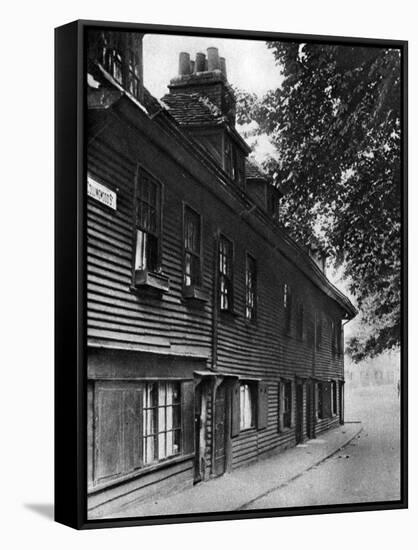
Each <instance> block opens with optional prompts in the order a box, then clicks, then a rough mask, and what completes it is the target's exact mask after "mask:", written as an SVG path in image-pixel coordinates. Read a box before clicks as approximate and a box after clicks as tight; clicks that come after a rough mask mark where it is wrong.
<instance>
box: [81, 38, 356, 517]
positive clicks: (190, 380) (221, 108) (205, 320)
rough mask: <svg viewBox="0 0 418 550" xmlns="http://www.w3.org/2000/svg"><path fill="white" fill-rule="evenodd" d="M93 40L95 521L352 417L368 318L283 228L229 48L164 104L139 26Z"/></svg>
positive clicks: (191, 74) (186, 70) (182, 74)
mask: <svg viewBox="0 0 418 550" xmlns="http://www.w3.org/2000/svg"><path fill="white" fill-rule="evenodd" d="M88 40H89V49H88V52H89V53H88V61H87V71H88V75H87V106H88V118H87V121H88V129H87V158H88V166H87V171H88V193H87V195H88V197H87V228H88V231H87V261H88V281H87V282H88V289H87V300H88V302H87V317H88V333H87V345H88V365H87V373H88V466H89V468H88V507H89V517H90V518H93V517H106V516H107V517H110V516H111V515H112V512H113V511H115V510H116V509H118V510H120V509H121V507H123V506H127V507H129V503H131V502H138V501H139V500H140V499H145V498H149V497H151V496H152V495H155V494H162V493H164V494H166V493H167V492H168V491H169V490H171V489H174V488H176V487H179V486H187V485H191V484H193V483H197V482H201V481H204V480H206V479H208V478H210V477H211V476H221V475H222V474H224V473H225V472H227V471H230V470H231V469H233V468H237V467H239V466H241V465H243V464H246V463H249V462H251V461H254V460H258V459H259V458H262V457H265V456H267V455H268V454H269V453H272V452H277V451H279V450H280V449H285V448H286V447H289V446H292V445H295V444H297V443H298V442H301V441H303V440H304V439H305V438H312V437H315V436H316V435H317V434H319V433H321V432H322V431H324V430H327V429H329V428H331V427H333V426H335V425H337V424H338V423H342V422H343V419H344V406H343V403H344V400H343V393H344V392H343V390H344V361H343V329H342V321H343V320H345V319H351V318H352V317H353V316H354V315H355V309H354V307H353V306H352V304H351V303H350V301H349V300H348V299H347V298H346V297H345V296H344V295H343V294H342V293H341V292H339V291H338V290H337V289H336V288H335V287H334V286H333V285H332V284H331V283H330V282H329V281H328V280H327V278H326V276H325V274H324V270H323V267H324V262H323V261H322V258H321V257H318V258H317V257H316V256H315V255H318V254H317V251H313V252H312V254H311V255H309V254H307V253H306V251H304V250H303V249H302V248H301V247H299V246H298V245H297V244H296V243H295V242H294V241H293V240H291V239H290V238H289V236H288V235H286V232H285V231H284V230H283V229H282V227H281V224H280V208H279V207H280V193H279V191H278V190H277V189H276V188H275V187H274V186H273V185H272V183H271V182H270V181H269V179H268V177H267V176H266V174H264V173H263V171H262V170H261V168H260V167H258V166H256V165H255V164H254V162H252V161H251V160H249V159H248V155H249V153H250V148H249V147H248V145H247V144H246V143H245V141H244V140H243V139H242V137H241V136H240V135H239V133H238V132H237V130H236V128H235V97H234V92H233V90H232V88H231V86H230V84H229V83H228V80H227V76H226V63H225V60H224V59H223V58H221V57H219V54H218V51H217V50H216V48H208V50H207V55H205V54H203V53H197V54H196V58H195V59H194V60H191V59H190V56H189V55H188V54H187V53H181V54H180V60H179V74H178V75H177V76H176V77H175V78H172V79H171V81H170V84H169V93H168V94H167V95H166V96H164V98H163V99H162V101H158V100H157V99H156V98H153V97H152V96H151V95H150V94H149V93H148V92H147V90H146V89H145V88H144V86H143V78H142V53H141V52H142V36H141V35H140V34H138V33H130V32H109V31H106V32H100V31H94V32H93V31H90V34H89V37H88ZM312 256H315V257H312ZM127 509H128V508H127Z"/></svg>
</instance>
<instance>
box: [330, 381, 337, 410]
mask: <svg viewBox="0 0 418 550" xmlns="http://www.w3.org/2000/svg"><path fill="white" fill-rule="evenodd" d="M331 414H333V415H334V414H337V382H336V381H335V380H333V381H332V382H331Z"/></svg>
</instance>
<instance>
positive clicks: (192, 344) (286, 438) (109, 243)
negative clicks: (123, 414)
mask: <svg viewBox="0 0 418 550" xmlns="http://www.w3.org/2000/svg"><path fill="white" fill-rule="evenodd" d="M147 125H148V126H147ZM135 126H136V129H135V128H134V127H135ZM139 127H140V125H139V123H138V121H137V122H136V123H135V124H133V125H132V126H130V127H129V128H128V127H126V126H124V125H123V124H122V123H121V122H118V121H117V119H116V118H115V119H112V120H109V121H108V126H107V128H106V130H105V131H103V132H101V133H100V134H98V136H97V137H96V138H95V139H93V140H91V142H90V144H89V147H88V172H89V174H90V175H91V176H92V177H93V178H94V179H97V181H99V182H100V183H102V184H104V185H106V186H108V187H109V188H110V189H111V190H113V191H115V192H116V193H117V210H116V211H114V210H111V209H110V208H107V207H105V206H102V205H100V204H99V203H98V202H97V201H95V200H94V199H92V198H88V199H87V325H88V328H87V330H88V333H87V334H88V345H89V346H90V347H91V348H92V349H93V348H114V349H121V350H134V351H138V352H144V353H152V354H161V355H164V356H167V355H168V356H174V355H177V356H179V357H189V356H192V357H193V356H195V357H198V358H201V359H200V361H202V365H203V366H206V367H211V366H212V349H213V333H212V329H213V302H214V289H213V281H214V266H215V260H216V258H217V250H216V242H217V238H218V236H219V233H221V234H223V235H225V236H226V237H227V238H228V239H230V240H231V241H232V242H233V246H234V274H233V285H234V308H233V312H232V314H229V313H224V312H220V313H219V315H218V330H217V341H216V351H217V359H216V364H215V365H213V366H214V367H215V368H216V369H218V371H219V372H220V373H222V372H225V373H229V374H236V375H238V376H240V377H243V378H245V377H248V378H257V379H260V380H263V381H266V382H267V383H268V405H267V406H268V415H267V418H268V422H267V427H266V428H264V429H260V430H257V429H251V430H248V431H245V432H241V433H240V434H239V435H237V436H236V437H233V438H232V441H231V446H232V467H233V468H235V467H239V466H242V465H244V464H247V463H249V462H251V461H253V460H256V459H257V458H258V457H260V456H267V455H268V453H270V452H273V451H276V450H280V449H284V448H286V447H289V446H292V445H294V444H295V427H294V425H293V426H292V427H291V428H290V429H287V430H280V426H279V390H278V388H279V384H280V382H281V381H282V380H283V379H293V380H294V379H295V376H299V377H302V378H309V377H314V378H321V379H328V378H332V379H343V360H342V356H333V355H332V353H331V335H330V331H329V327H328V325H327V324H326V323H327V322H328V320H329V319H331V318H333V319H339V318H341V317H342V313H343V312H342V309H341V307H340V306H339V305H337V303H336V302H335V301H334V300H332V299H331V298H330V297H328V296H327V295H326V294H325V293H324V292H322V291H321V290H320V289H319V288H318V287H317V286H316V285H314V284H313V282H312V281H311V280H310V279H309V278H308V277H307V276H306V275H305V274H304V273H303V272H302V270H301V269H300V268H299V267H298V266H297V264H296V262H293V261H290V259H289V258H288V256H286V255H284V254H283V253H282V252H281V251H280V250H281V249H282V247H283V248H286V246H285V245H284V244H283V243H279V242H278V246H277V247H274V246H272V245H271V244H270V242H269V241H268V240H267V239H266V238H264V236H263V232H262V231H259V230H256V229H255V222H254V220H251V216H250V215H247V214H245V208H244V210H243V206H242V204H241V206H240V205H239V202H238V199H237V198H236V197H233V196H232V195H231V193H229V192H228V191H227V190H226V189H224V188H223V186H222V184H221V182H220V181H219V179H218V178H217V177H215V176H214V175H211V173H210V171H209V170H208V169H207V168H205V167H202V166H198V167H195V168H196V169H195V170H192V167H193V166H194V164H196V159H195V158H194V157H193V156H192V155H191V154H190V158H188V157H187V154H188V153H187V151H186V149H184V148H182V147H181V146H180V145H179V144H178V143H177V140H176V138H175V137H174V136H173V137H171V136H170V135H169V134H163V133H161V132H157V131H156V129H155V128H154V127H153V126H152V123H151V122H149V121H148V122H147V123H146V124H145V122H144V127H143V129H142V130H139V129H138V128H139ZM151 129H152V135H151ZM158 136H159V137H158ZM151 138H152V139H151ZM158 139H159V140H160V142H158ZM156 140H157V142H156ZM167 149H170V150H172V154H170V155H168V154H167V155H166V154H164V150H167ZM179 159H182V162H180V160H179ZM138 165H140V166H141V168H142V169H145V170H147V171H149V173H150V174H151V175H152V176H153V177H155V178H156V179H157V180H158V181H159V182H161V184H162V187H163V216H162V219H163V224H162V270H163V272H164V274H166V275H167V276H168V277H169V287H170V288H169V291H168V292H167V293H162V294H161V295H160V296H158V297H155V296H151V295H147V294H146V293H144V292H136V291H133V290H132V288H131V283H132V262H133V254H134V241H133V220H134V211H133V208H134V189H135V178H136V174H137V167H138ZM185 165H187V166H189V168H188V169H186V168H185ZM199 173H200V174H201V178H202V181H203V180H204V182H205V183H204V184H202V181H201V180H200V179H199V178H198V177H197V176H196V174H197V175H198V174H199ZM211 185H212V186H213V188H212V189H211ZM222 196H223V197H224V200H221V198H220V197H222ZM184 204H187V205H188V206H190V207H191V208H193V209H194V210H195V211H196V212H198V213H199V214H200V215H201V216H202V231H203V273H202V275H203V288H204V289H205V290H206V291H207V292H208V295H209V300H208V301H207V302H206V303H204V304H201V305H199V306H197V307H196V306H193V305H191V304H190V303H189V302H187V301H186V300H185V299H184V298H183V295H182V267H183V248H182V247H183V245H182V241H183V236H182V235H183V228H182V223H183V222H182V218H183V207H184ZM234 205H235V207H234ZM277 239H278V238H277ZM279 245H280V246H279ZM247 253H249V254H251V256H252V257H253V258H254V259H255V260H256V265H257V319H256V322H255V323H248V322H247V321H246V320H245V258H246V254H247ZM303 261H306V260H303ZM284 283H286V284H288V285H290V286H291V287H292V296H293V306H294V313H293V315H292V322H291V330H290V332H289V333H288V334H287V333H286V332H285V315H284V309H283V296H282V287H283V284H284ZM297 300H301V301H302V302H303V304H304V311H305V324H304V335H303V338H302V339H300V338H298V337H297V336H296V314H295V306H296V301H297ZM316 314H320V315H321V316H322V317H323V323H324V326H323V331H322V333H323V342H322V346H321V348H320V349H319V350H318V349H316V348H315V346H314V345H312V344H310V343H309V342H308V338H307V324H308V319H311V322H312V320H313V319H314V317H315V315H316ZM115 360H117V359H115ZM89 368H90V371H92V369H93V367H92V366H91V365H90V366H89ZM103 368H104V367H103ZM170 368H172V371H170V372H171V373H172V375H175V373H176V370H175V369H177V368H179V369H180V367H178V366H176V365H174V364H173V366H172V367H170ZM94 369H95V370H94V376H97V377H99V378H100V376H101V375H100V365H99V366H97V364H96V365H95V367H94ZM142 372H143V371H142ZM167 372H168V371H167ZM178 372H179V373H180V372H181V369H180V370H179V371H178ZM306 393H307V392H306V388H305V390H304V404H303V416H304V424H303V436H304V437H306V429H307V428H306V421H305V418H306V406H307V405H306ZM294 407H295V395H294V393H293V408H294ZM207 418H208V422H207V439H208V442H209V443H208V446H207V448H206V454H205V460H206V473H207V476H208V475H210V473H211V471H212V464H211V460H212V447H211V445H212V444H213V443H212V437H211V436H212V422H211V419H212V406H211V402H210V399H209V401H208V415H207ZM337 421H338V420H337V419H336V418H333V419H330V421H329V422H324V421H320V422H319V423H318V424H317V433H319V432H320V431H321V430H323V429H327V428H328V427H330V426H331V425H335V423H336V422H337ZM177 475H178V476H179V479H180V480H181V481H182V482H185V483H190V481H191V479H192V476H193V472H192V468H191V467H190V464H189V465H185V468H184V469H182V467H178V466H177V465H176V466H173V467H169V466H168V467H166V468H164V469H163V470H162V471H161V475H159V474H157V473H155V474H153V478H152V480H151V481H150V483H149V489H147V492H146V494H152V491H153V490H154V488H155V486H156V485H158V483H162V482H163V481H164V479H166V477H167V479H171V481H170V483H171V482H173V484H174V479H172V478H171V477H170V476H173V477H174V478H175V477H176V476H177ZM130 483H131V484H132V486H136V485H137V486H138V487H140V486H141V483H142V481H141V482H139V481H138V482H136V485H135V482H133V481H132V482H130ZM115 494H116V493H115ZM144 494H145V493H144ZM118 498H119V497H118ZM103 499H104V500H103V502H105V500H106V498H105V497H103ZM101 504H102V503H101V501H100V498H99V497H98V496H97V497H96V496H95V497H94V499H93V501H92V502H91V505H92V506H93V507H95V506H96V505H97V506H98V507H99V508H100V506H101ZM99 508H98V509H99Z"/></svg>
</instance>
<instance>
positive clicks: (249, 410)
mask: <svg viewBox="0 0 418 550" xmlns="http://www.w3.org/2000/svg"><path fill="white" fill-rule="evenodd" d="M253 425H254V422H253V405H252V396H251V388H250V386H249V385H248V384H242V385H241V387H240V428H241V430H246V429H248V428H251V427H252V426H253Z"/></svg>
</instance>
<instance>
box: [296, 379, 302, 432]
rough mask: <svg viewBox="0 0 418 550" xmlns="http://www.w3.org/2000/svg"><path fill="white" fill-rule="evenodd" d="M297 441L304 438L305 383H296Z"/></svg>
mask: <svg viewBox="0 0 418 550" xmlns="http://www.w3.org/2000/svg"><path fill="white" fill-rule="evenodd" d="M295 435H296V443H301V442H302V440H303V384H296V433H295Z"/></svg>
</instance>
